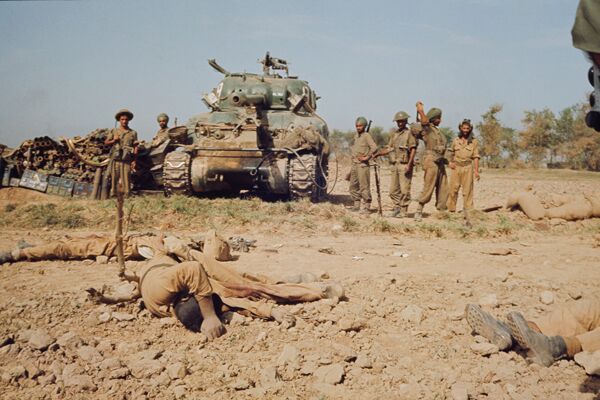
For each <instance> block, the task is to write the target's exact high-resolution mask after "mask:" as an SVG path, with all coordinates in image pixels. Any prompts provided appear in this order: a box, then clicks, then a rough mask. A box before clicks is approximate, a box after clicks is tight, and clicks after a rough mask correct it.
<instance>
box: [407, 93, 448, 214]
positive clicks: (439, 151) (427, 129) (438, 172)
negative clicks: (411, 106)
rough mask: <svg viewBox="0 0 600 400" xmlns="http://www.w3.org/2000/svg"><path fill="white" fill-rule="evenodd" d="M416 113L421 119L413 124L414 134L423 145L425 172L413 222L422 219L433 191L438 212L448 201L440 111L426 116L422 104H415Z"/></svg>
mask: <svg viewBox="0 0 600 400" xmlns="http://www.w3.org/2000/svg"><path fill="white" fill-rule="evenodd" d="M417 113H418V114H419V117H420V118H421V122H420V124H419V123H417V124H414V125H413V126H412V127H411V129H412V128H414V132H415V133H416V134H417V135H418V138H419V139H421V140H423V142H424V143H425V154H424V156H423V170H424V172H425V176H424V184H423V191H422V192H421V194H420V195H419V197H418V199H417V201H418V203H419V204H418V206H417V210H416V212H415V216H414V218H415V220H416V221H420V220H421V218H422V212H423V207H424V206H425V204H427V203H429V201H430V200H431V196H432V195H433V191H434V190H435V192H436V193H435V195H436V204H435V206H436V208H437V209H438V210H440V211H443V210H445V209H446V202H447V201H448V178H447V176H446V162H447V160H446V158H445V153H446V137H445V136H444V134H443V133H442V132H441V131H440V129H439V125H440V123H441V122H442V110H440V109H439V108H432V109H430V110H429V111H428V112H427V114H425V112H424V111H423V103H422V102H420V101H419V102H417Z"/></svg>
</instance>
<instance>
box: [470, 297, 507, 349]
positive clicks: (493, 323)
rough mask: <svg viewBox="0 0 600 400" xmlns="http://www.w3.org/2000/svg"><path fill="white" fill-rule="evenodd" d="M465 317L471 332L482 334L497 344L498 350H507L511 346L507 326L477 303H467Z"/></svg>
mask: <svg viewBox="0 0 600 400" xmlns="http://www.w3.org/2000/svg"><path fill="white" fill-rule="evenodd" d="M465 318H466V319H467V323H468V324H469V326H470V327H471V329H472V330H473V332H475V333H476V334H478V335H481V336H483V337H484V338H486V339H487V340H489V341H490V342H491V343H493V344H495V345H496V346H498V348H499V349H500V350H508V349H510V348H511V347H512V337H511V335H510V329H509V328H508V326H507V325H506V324H505V323H504V322H502V321H498V320H497V319H496V318H494V317H492V316H491V315H490V314H489V313H488V312H486V311H483V310H482V309H481V307H479V306H478V305H476V304H467V306H466V307H465Z"/></svg>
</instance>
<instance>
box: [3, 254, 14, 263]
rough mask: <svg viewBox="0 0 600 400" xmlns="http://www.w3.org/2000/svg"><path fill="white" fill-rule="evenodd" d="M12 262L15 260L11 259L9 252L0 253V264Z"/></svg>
mask: <svg viewBox="0 0 600 400" xmlns="http://www.w3.org/2000/svg"><path fill="white" fill-rule="evenodd" d="M13 261H15V258H14V257H13V255H12V252H10V251H2V252H0V264H4V263H8V262H13Z"/></svg>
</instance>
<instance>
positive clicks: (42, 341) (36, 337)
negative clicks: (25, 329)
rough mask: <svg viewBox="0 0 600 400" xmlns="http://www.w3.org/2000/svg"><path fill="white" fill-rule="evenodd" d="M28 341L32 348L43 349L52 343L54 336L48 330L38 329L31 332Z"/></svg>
mask: <svg viewBox="0 0 600 400" xmlns="http://www.w3.org/2000/svg"><path fill="white" fill-rule="evenodd" d="M28 343H29V345H30V346H31V347H33V348H34V349H36V350H41V351H44V350H46V349H47V348H48V347H50V345H51V344H52V343H54V338H53V337H52V336H50V335H49V334H48V332H46V331H44V330H42V329H38V330H36V331H33V332H31V336H30V337H29V341H28Z"/></svg>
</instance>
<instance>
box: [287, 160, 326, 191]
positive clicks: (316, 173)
mask: <svg viewBox="0 0 600 400" xmlns="http://www.w3.org/2000/svg"><path fill="white" fill-rule="evenodd" d="M318 163H319V160H318V158H317V156H316V155H314V154H310V153H308V154H301V155H300V157H296V156H292V157H290V159H289V164H288V184H289V188H290V199H292V200H298V199H304V198H309V199H310V200H311V201H312V202H318V201H319V200H321V199H322V198H323V196H324V195H325V191H324V190H323V189H321V188H319V187H318V186H317V185H315V183H314V182H313V179H311V176H312V177H313V178H314V180H315V181H317V183H319V186H325V176H324V172H325V173H326V171H321V168H320V167H319V165H318ZM305 167H306V168H305ZM323 169H326V165H323Z"/></svg>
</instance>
